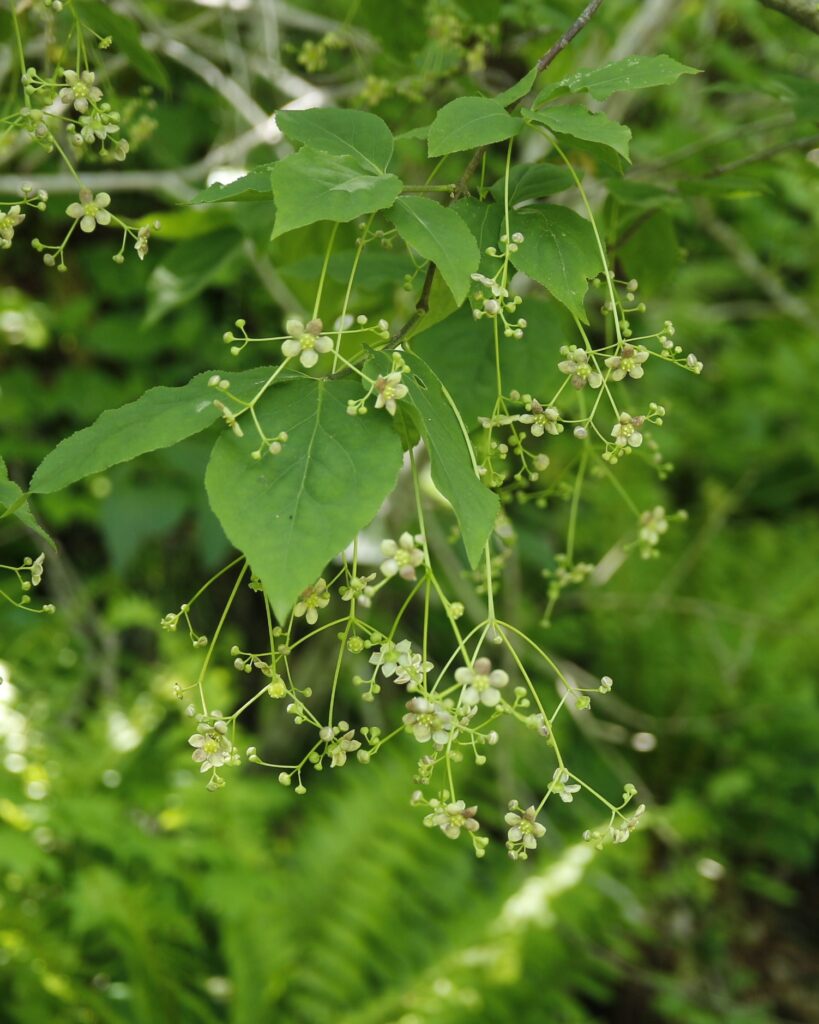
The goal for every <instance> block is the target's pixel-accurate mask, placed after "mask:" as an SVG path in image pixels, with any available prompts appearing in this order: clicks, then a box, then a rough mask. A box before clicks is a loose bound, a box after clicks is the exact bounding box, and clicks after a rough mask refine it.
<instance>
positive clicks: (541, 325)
mask: <svg viewBox="0 0 819 1024" xmlns="http://www.w3.org/2000/svg"><path fill="white" fill-rule="evenodd" d="M526 319H527V320H528V327H527V328H526V332H525V334H524V336H523V338H522V339H520V340H517V339H503V341H502V343H501V346H500V359H501V376H502V380H503V388H504V391H505V392H506V393H507V394H508V393H509V391H510V390H513V389H517V390H518V391H520V392H522V393H526V392H528V393H529V394H532V395H535V396H536V397H544V396H546V395H548V394H552V393H553V392H554V390H555V389H556V388H557V386H558V385H559V383H560V380H561V377H560V373H559V371H558V369H557V363H558V360H559V359H560V354H559V352H560V346H561V345H562V344H565V342H566V339H567V338H569V337H571V335H572V333H573V332H574V330H575V328H574V325H573V324H572V323H571V322H570V321H569V318H568V315H567V314H565V313H564V312H563V310H562V309H560V308H559V307H557V306H556V305H555V304H554V303H553V302H539V301H537V300H536V299H535V298H534V297H531V298H529V299H527V302H526ZM412 350H413V352H414V353H415V354H416V355H419V356H420V357H421V358H422V359H423V360H424V361H425V362H426V363H428V364H429V366H430V367H431V368H432V370H433V371H434V373H435V374H436V375H437V376H438V377H439V378H440V380H441V382H442V383H443V385H444V387H446V388H447V390H448V391H449V393H450V394H451V395H452V397H453V399H454V400H455V403H456V405H457V406H458V408H459V409H460V411H461V415H462V416H463V420H464V423H465V425H466V427H467V429H468V430H470V431H471V430H475V429H477V427H478V420H479V417H481V416H489V415H491V413H492V410H493V408H494V405H495V399H496V397H497V393H498V385H497V378H496V374H495V353H494V339H493V334H492V325H491V324H490V323H489V322H488V321H486V320H478V321H476V320H475V319H474V318H473V316H472V313H471V311H470V310H469V309H467V308H463V309H460V310H459V311H458V312H457V313H456V314H455V315H454V316H452V317H450V318H449V319H448V320H447V321H446V323H442V324H436V325H435V326H434V327H432V328H431V329H430V330H428V331H425V332H424V333H423V334H420V335H419V336H418V337H417V338H415V340H414V341H413V343H412ZM399 408H400V404H399Z"/></svg>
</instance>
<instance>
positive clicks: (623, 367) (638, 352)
mask: <svg viewBox="0 0 819 1024" xmlns="http://www.w3.org/2000/svg"><path fill="white" fill-rule="evenodd" d="M648 356H649V352H648V349H646V348H644V347H643V346H642V345H638V346H637V347H636V348H635V347H634V346H633V345H624V346H623V350H622V352H621V353H620V355H619V356H609V357H608V359H607V360H606V366H608V368H609V369H610V370H611V379H612V380H623V378H624V377H625V376H626V375H628V376H629V377H631V378H633V379H634V380H639V379H640V378H641V377H642V376H643V373H644V372H645V371H644V370H643V363H644V362H645V361H646V360H647V359H648Z"/></svg>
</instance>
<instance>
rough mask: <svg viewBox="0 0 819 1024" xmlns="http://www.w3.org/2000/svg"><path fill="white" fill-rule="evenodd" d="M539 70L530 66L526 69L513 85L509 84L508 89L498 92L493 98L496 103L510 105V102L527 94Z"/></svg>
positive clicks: (514, 101) (504, 105)
mask: <svg viewBox="0 0 819 1024" xmlns="http://www.w3.org/2000/svg"><path fill="white" fill-rule="evenodd" d="M538 74H539V72H538V69H537V68H532V69H531V70H529V71H527V72H526V74H525V75H524V76H523V78H521V79H520V81H518V82H515V84H514V85H510V86H509V88H508V89H505V90H504V91H503V92H499V93H498V94H497V96H494V97H493V99H494V100H495V102H496V103H500V105H501V106H502V107H508V106H511V104H512V103H517V101H518V100H522V99H523V97H524V96H528V95H529V93H530V92H531V91H532V89H533V87H534V84H535V81H536V80H537V76H538Z"/></svg>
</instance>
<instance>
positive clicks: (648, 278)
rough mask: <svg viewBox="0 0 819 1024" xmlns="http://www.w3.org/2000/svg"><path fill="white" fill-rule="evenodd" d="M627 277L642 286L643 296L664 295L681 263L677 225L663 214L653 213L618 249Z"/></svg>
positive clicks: (658, 211)
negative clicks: (634, 279) (675, 227)
mask: <svg viewBox="0 0 819 1024" xmlns="http://www.w3.org/2000/svg"><path fill="white" fill-rule="evenodd" d="M618 257H619V260H620V263H621V264H622V267H623V270H624V271H625V274H626V276H627V277H634V278H636V279H637V280H638V281H639V282H640V295H641V296H642V295H646V296H648V297H651V296H652V295H658V294H662V292H663V291H664V290H665V289H666V288H667V287H668V285H669V283H670V281H671V279H672V278H673V276H674V272H675V270H676V269H677V266H678V265H679V262H680V246H679V243H678V242H677V233H676V231H675V230H674V222H673V221H672V220H671V218H670V217H669V215H668V214H667V213H666V212H665V211H664V210H657V211H656V212H654V213H652V214H651V216H650V217H649V218H648V220H646V221H643V222H642V223H641V224H639V225H638V226H637V227H636V229H635V230H634V231H633V232H629V234H628V238H627V239H626V241H625V242H624V244H623V245H621V246H620V248H619V249H618Z"/></svg>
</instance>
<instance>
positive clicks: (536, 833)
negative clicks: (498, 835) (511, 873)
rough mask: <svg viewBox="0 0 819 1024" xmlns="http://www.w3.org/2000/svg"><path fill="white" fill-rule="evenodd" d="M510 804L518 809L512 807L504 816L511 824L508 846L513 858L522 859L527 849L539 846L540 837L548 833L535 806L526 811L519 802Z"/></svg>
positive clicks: (507, 836) (507, 835)
mask: <svg viewBox="0 0 819 1024" xmlns="http://www.w3.org/2000/svg"><path fill="white" fill-rule="evenodd" d="M510 806H511V808H516V809H511V810H510V811H509V813H508V814H506V815H505V817H504V821H505V822H506V824H507V825H508V826H509V831H508V832H507V834H506V839H507V841H506V846H507V848H508V850H509V856H510V857H512V859H513V860H518V859H521V860H522V859H523V858H524V856H525V853H526V851H527V850H534V849H535V848H536V847H537V841H538V839H540V838H541V837H542V836H543V835H545V834H546V826H545V825H541V823H540V822H539V821H538V820H537V811H536V810H535V808H534V807H527V808H526V810H525V811H524V810H523V808H522V807H520V806H519V805H518V804H515V803H513V804H511V805H510Z"/></svg>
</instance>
